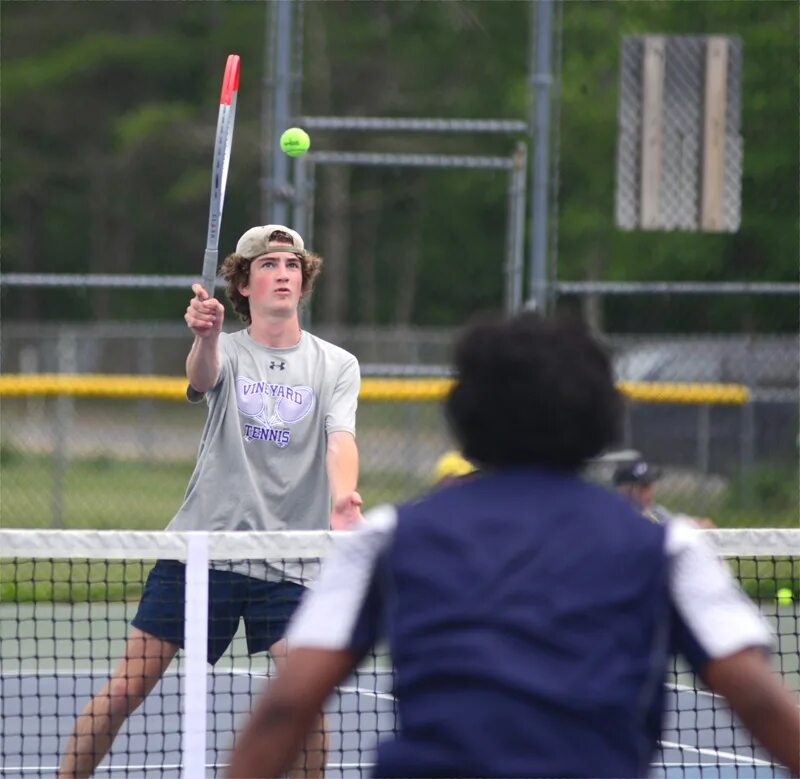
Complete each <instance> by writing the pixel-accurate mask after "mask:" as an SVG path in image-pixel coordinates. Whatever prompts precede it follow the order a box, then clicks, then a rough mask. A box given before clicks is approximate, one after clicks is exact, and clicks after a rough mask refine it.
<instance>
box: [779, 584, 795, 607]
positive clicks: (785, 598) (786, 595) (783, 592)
mask: <svg viewBox="0 0 800 779" xmlns="http://www.w3.org/2000/svg"><path fill="white" fill-rule="evenodd" d="M775 597H776V598H777V599H778V603H779V604H780V605H781V606H788V605H789V604H790V603H791V602H792V601H793V600H794V594H793V593H792V591H791V590H790V589H789V588H788V587H781V589H779V590H778V591H777V592H776V593H775Z"/></svg>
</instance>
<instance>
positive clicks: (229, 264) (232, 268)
mask: <svg viewBox="0 0 800 779" xmlns="http://www.w3.org/2000/svg"><path fill="white" fill-rule="evenodd" d="M286 250H287V251H290V252H292V253H293V254H296V255H297V256H298V257H299V258H300V267H301V270H302V273H303V285H302V287H301V289H300V300H301V302H302V301H303V300H305V299H306V298H308V296H309V295H310V294H311V290H312V289H313V288H314V281H315V279H316V278H317V276H319V272H320V269H321V268H322V257H320V256H319V255H318V254H314V253H313V252H307V251H296V250H295V249H294V248H292V246H290V245H287V247H286ZM254 259H256V258H255V257H253V258H250V259H248V258H247V257H242V256H241V255H240V254H236V253H235V252H234V253H233V254H229V255H228V256H227V257H226V258H225V260H224V262H223V263H222V265H220V266H219V271H218V272H217V275H218V276H219V277H220V278H222V279H224V280H225V294H226V295H227V297H228V300H230V301H231V305H232V306H233V310H234V311H235V312H236V313H237V315H238V316H239V319H241V320H242V321H243V322H246V323H247V324H248V325H249V324H250V323H251V322H252V321H253V320H252V318H251V316H250V298H247V297H245V296H244V295H242V293H241V292H239V286H240V285H242V284H247V282H248V281H249V280H250V263H252V262H253V260H254Z"/></svg>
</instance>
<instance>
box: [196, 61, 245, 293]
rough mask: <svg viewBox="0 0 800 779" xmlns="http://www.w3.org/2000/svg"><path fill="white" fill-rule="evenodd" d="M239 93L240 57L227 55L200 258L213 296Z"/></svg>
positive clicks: (206, 287) (204, 286) (204, 283)
mask: <svg viewBox="0 0 800 779" xmlns="http://www.w3.org/2000/svg"><path fill="white" fill-rule="evenodd" d="M238 91H239V55H238V54H229V55H228V61H227V63H226V64H225V75H224V77H223V79H222V94H221V95H220V98H219V116H218V117H217V137H216V139H215V141H214V162H213V165H212V167H211V203H210V205H209V211H208V236H207V238H206V252H205V256H204V257H203V289H205V291H206V292H207V293H208V296H209V297H212V298H213V297H214V284H215V281H216V278H217V265H218V261H219V229H220V225H221V224H222V206H223V204H224V203H225V184H226V183H227V181H228V167H229V165H230V161H231V143H232V142H233V122H234V120H235V118H236V95H237V93H238Z"/></svg>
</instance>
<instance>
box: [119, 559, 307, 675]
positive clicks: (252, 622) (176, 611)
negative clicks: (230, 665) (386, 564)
mask: <svg viewBox="0 0 800 779" xmlns="http://www.w3.org/2000/svg"><path fill="white" fill-rule="evenodd" d="M185 577H186V566H185V565H184V564H183V563H181V562H177V561H176V560H159V561H158V562H157V563H156V564H155V565H154V566H153V570H152V571H150V575H149V576H148V577H147V582H146V584H145V586H144V593H142V599H141V601H140V602H139V609H138V611H137V612H136V616H135V617H134V618H133V620H132V621H131V624H132V625H133V627H135V628H139V630H143V631H144V632H145V633H149V634H150V635H152V636H155V637H156V638H160V639H162V640H163V641H169V642H170V643H171V644H177V645H178V646H180V647H183V628H184V602H185V596H184V593H185V590H186V578H185ZM305 590H306V588H305V587H303V586H302V585H300V584H296V583H294V582H288V581H283V582H267V581H263V580H262V579H254V578H253V577H251V576H244V575H242V574H240V573H234V572H233V571H221V570H217V569H214V568H211V569H209V571H208V662H209V663H211V665H214V663H216V662H217V660H219V659H220V657H222V655H223V653H224V652H225V650H226V649H227V648H228V645H229V644H230V643H231V641H232V640H233V637H234V635H235V634H236V631H237V629H238V627H239V620H240V619H244V625H245V631H246V635H247V651H248V652H249V653H250V654H251V655H252V654H254V653H255V652H263V651H265V650H267V649H269V648H270V647H271V646H272V645H273V644H274V643H275V642H276V641H278V640H280V639H281V638H282V637H283V634H284V633H285V632H286V626H287V624H288V622H289V619H290V618H291V616H292V614H293V613H294V611H295V609H296V608H297V605H298V603H299V602H300V598H301V597H302V595H303V593H304V592H305Z"/></svg>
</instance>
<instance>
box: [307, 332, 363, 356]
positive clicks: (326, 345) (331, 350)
mask: <svg viewBox="0 0 800 779" xmlns="http://www.w3.org/2000/svg"><path fill="white" fill-rule="evenodd" d="M304 337H305V338H306V339H307V341H306V343H307V348H309V349H314V350H317V351H320V352H323V353H324V354H325V355H326V357H328V358H329V359H331V360H333V361H334V362H336V363H340V364H346V363H355V364H358V359H357V358H356V356H355V355H354V354H351V353H350V352H348V351H347V350H346V349H343V348H342V347H341V346H337V345H336V344H334V343H331V342H330V341H326V340H325V339H324V338H320V337H319V336H318V335H314V334H313V333H309V332H307V331H306V332H305V333H304Z"/></svg>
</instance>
